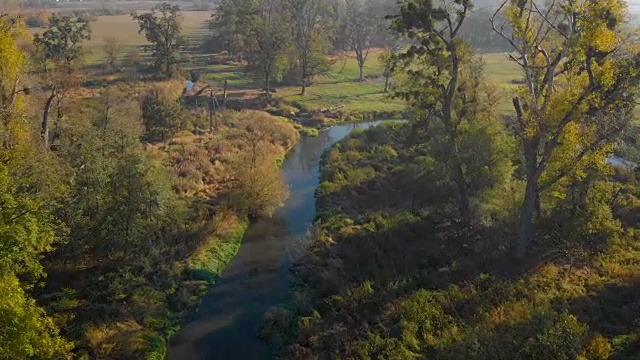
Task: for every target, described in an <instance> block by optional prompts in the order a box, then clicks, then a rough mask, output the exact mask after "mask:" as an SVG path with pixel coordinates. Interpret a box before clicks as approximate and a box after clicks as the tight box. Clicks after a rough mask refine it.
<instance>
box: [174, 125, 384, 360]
mask: <svg viewBox="0 0 640 360" xmlns="http://www.w3.org/2000/svg"><path fill="white" fill-rule="evenodd" d="M379 123H380V122H379V121H376V122H368V123H360V124H346V125H338V126H334V127H332V128H329V129H327V130H324V131H322V132H320V135H319V136H318V137H314V138H310V137H303V138H301V139H300V141H299V142H298V144H297V145H296V147H295V148H294V149H293V150H292V152H291V153H290V154H289V155H288V156H287V158H286V159H285V161H284V164H283V166H282V176H283V178H284V180H285V182H286V183H288V184H289V187H290V190H291V196H290V197H289V200H288V201H287V202H286V203H285V205H284V206H283V207H282V208H281V209H279V210H278V212H277V214H276V216H274V217H273V218H272V219H265V220H262V221H259V222H257V223H254V224H252V225H251V226H250V227H249V229H248V230H247V232H246V234H245V237H244V239H243V242H242V246H241V248H240V251H239V252H238V254H237V255H236V257H235V258H234V259H233V260H232V261H231V263H230V264H229V265H228V266H227V268H225V269H224V271H223V272H222V276H221V278H220V279H219V280H218V282H217V283H216V284H215V285H214V286H213V287H212V288H211V290H210V291H209V293H208V294H207V295H206V296H205V297H204V299H203V300H202V303H201V304H200V307H199V308H198V309H197V311H195V312H194V314H193V315H192V316H191V319H190V320H189V321H187V323H186V324H185V325H184V326H183V327H182V329H181V330H180V331H179V332H178V333H177V334H176V335H175V336H174V337H173V339H172V341H171V344H170V347H169V356H168V359H169V360H200V359H202V360H205V359H206V360H235V359H238V360H252V359H265V358H267V356H268V348H267V345H266V344H265V343H264V342H262V341H261V340H260V339H258V338H257V337H256V329H257V328H258V326H259V324H260V322H261V321H262V317H263V314H264V313H265V312H266V311H267V310H268V309H269V308H270V307H272V306H275V305H277V304H278V303H280V302H282V301H283V300H285V298H286V295H287V290H288V285H289V276H290V274H289V270H288V268H289V266H290V264H291V262H292V259H293V258H294V257H295V256H296V249H299V247H300V245H299V244H300V239H301V238H303V237H304V235H305V234H306V231H307V229H308V226H309V224H310V223H311V222H312V221H313V219H314V218H315V215H316V209H315V198H314V193H315V189H316V187H317V186H318V184H319V175H320V157H321V155H322V153H323V152H324V151H325V150H326V149H327V148H328V147H330V146H331V145H333V144H335V143H336V142H337V141H338V140H340V139H342V138H343V137H345V136H346V135H348V134H349V133H350V132H351V131H353V130H354V129H356V128H368V127H371V126H375V125H377V124H379Z"/></svg>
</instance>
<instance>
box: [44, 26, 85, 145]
mask: <svg viewBox="0 0 640 360" xmlns="http://www.w3.org/2000/svg"><path fill="white" fill-rule="evenodd" d="M90 37H91V27H90V25H89V23H87V22H82V21H80V20H79V19H77V18H75V17H72V16H66V15H65V16H58V15H53V16H52V17H51V19H50V20H49V27H48V28H47V30H46V31H45V32H44V33H43V34H42V36H40V35H36V36H35V38H34V40H33V42H34V44H35V45H36V48H37V49H38V51H39V53H38V65H39V67H40V70H41V72H42V84H43V88H44V89H45V91H47V92H48V93H49V95H48V97H47V101H46V103H45V106H44V111H43V113H42V141H43V143H44V146H45V147H48V146H49V127H50V125H49V115H50V113H51V109H52V107H53V102H54V100H56V99H58V105H60V103H61V101H62V96H63V95H64V94H65V92H66V91H68V90H69V89H71V88H72V87H74V86H75V84H76V82H75V81H74V80H75V74H74V70H75V66H76V63H77V61H78V59H80V57H81V56H82V46H81V43H82V41H84V40H88V39H90ZM58 108H59V109H60V106H58ZM58 120H60V119H58Z"/></svg>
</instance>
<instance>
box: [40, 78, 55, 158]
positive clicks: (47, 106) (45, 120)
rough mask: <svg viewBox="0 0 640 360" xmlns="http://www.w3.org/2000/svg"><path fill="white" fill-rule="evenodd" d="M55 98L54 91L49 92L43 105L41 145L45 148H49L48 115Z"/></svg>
mask: <svg viewBox="0 0 640 360" xmlns="http://www.w3.org/2000/svg"><path fill="white" fill-rule="evenodd" d="M55 98H56V93H55V91H52V92H51V95H50V96H49V98H48V99H47V102H46V104H45V105H44V113H43V114H42V130H41V135H42V143H43V145H44V147H45V148H47V147H49V114H50V113H51V107H52V106H53V100H54V99H55Z"/></svg>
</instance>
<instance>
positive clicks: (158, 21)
mask: <svg viewBox="0 0 640 360" xmlns="http://www.w3.org/2000/svg"><path fill="white" fill-rule="evenodd" d="M131 16H132V17H133V19H134V20H136V21H137V22H138V25H139V26H140V30H139V31H138V32H139V33H143V32H144V35H145V37H146V39H147V41H149V42H150V43H151V44H152V46H153V57H154V59H155V60H154V67H155V69H156V71H159V72H160V73H161V74H163V75H165V76H166V77H171V76H173V75H174V74H175V73H176V71H177V70H178V67H177V65H178V64H179V63H180V62H181V61H182V56H181V50H182V49H183V47H184V45H185V39H184V38H183V37H182V34H181V31H182V25H181V24H182V14H181V12H180V7H179V6H178V5H173V6H172V5H171V4H169V3H162V4H158V5H156V6H155V7H154V8H153V11H152V12H150V13H145V14H138V13H133V14H131Z"/></svg>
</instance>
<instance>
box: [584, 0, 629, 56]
mask: <svg viewBox="0 0 640 360" xmlns="http://www.w3.org/2000/svg"><path fill="white" fill-rule="evenodd" d="M581 12H582V14H583V15H582V16H581V17H580V20H579V25H580V27H582V36H581V43H582V46H584V47H589V48H593V49H595V50H597V51H604V52H606V51H612V50H613V49H614V48H615V47H616V46H617V45H618V44H619V42H620V36H619V30H618V28H619V25H620V24H621V23H622V22H623V21H624V19H625V16H626V10H625V7H624V5H623V4H622V3H621V2H620V1H618V0H598V1H585V2H584V3H583V6H582V9H581Z"/></svg>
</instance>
